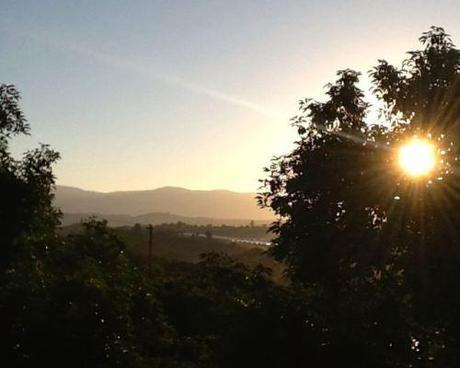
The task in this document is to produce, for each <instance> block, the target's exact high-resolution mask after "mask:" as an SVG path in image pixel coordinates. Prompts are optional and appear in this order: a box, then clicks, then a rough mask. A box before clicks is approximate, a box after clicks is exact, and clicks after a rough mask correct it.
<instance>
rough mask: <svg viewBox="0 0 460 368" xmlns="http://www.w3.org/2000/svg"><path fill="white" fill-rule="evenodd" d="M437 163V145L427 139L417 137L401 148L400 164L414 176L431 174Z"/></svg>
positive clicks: (406, 171)
mask: <svg viewBox="0 0 460 368" xmlns="http://www.w3.org/2000/svg"><path fill="white" fill-rule="evenodd" d="M435 164H436V153H435V147H434V146H433V145H432V144H431V143H430V142H428V141H426V140H423V139H420V138H416V137H415V138H412V139H411V140H410V141H409V142H407V143H406V144H404V145H402V146H401V147H400V148H399V165H400V166H401V168H402V169H403V171H404V172H405V173H407V174H408V175H410V176H412V177H420V176H425V175H427V174H429V173H430V172H431V171H432V170H433V169H434V167H435Z"/></svg>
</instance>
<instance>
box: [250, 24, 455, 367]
mask: <svg viewBox="0 0 460 368" xmlns="http://www.w3.org/2000/svg"><path fill="white" fill-rule="evenodd" d="M420 42H421V44H422V46H423V48H422V49H421V50H417V51H412V52H409V53H408V55H409V56H408V58H407V59H406V60H404V62H403V64H402V66H401V67H400V68H398V67H395V66H392V65H390V64H389V63H388V62H386V61H384V60H380V61H379V63H378V65H377V66H376V67H375V68H373V69H372V70H371V71H370V73H369V75H370V79H371V81H372V85H373V90H372V92H373V93H374V94H375V96H376V97H377V98H378V99H379V100H380V101H381V103H382V105H383V108H382V109H381V114H382V121H383V124H382V122H378V123H377V122H372V121H369V119H368V111H369V108H370V104H369V103H368V102H366V98H365V94H364V93H363V91H361V90H360V89H359V88H358V82H359V76H360V74H359V73H358V72H355V71H352V70H348V69H347V70H342V71H339V72H338V73H337V74H338V79H337V81H336V82H335V83H332V84H328V85H327V86H326V88H327V91H326V95H327V97H328V99H327V101H326V102H317V101H313V100H310V99H306V100H302V101H300V114H299V115H298V116H296V117H294V118H293V125H294V126H295V127H297V130H298V133H299V139H298V141H297V143H296V146H295V148H294V150H293V151H292V152H291V153H290V154H288V155H285V156H282V157H277V158H274V159H273V161H272V163H271V165H270V167H268V168H267V169H266V171H267V178H266V179H264V180H263V182H262V184H263V186H262V190H261V192H260V195H259V197H258V199H259V202H260V204H261V205H262V206H269V207H271V208H272V209H273V210H274V212H275V213H276V214H277V215H278V217H279V219H278V221H276V222H275V223H274V224H273V225H272V227H271V230H272V231H273V232H274V233H275V234H276V235H277V237H276V239H275V240H274V245H273V247H272V249H271V253H272V254H273V256H274V257H276V258H277V259H278V260H281V261H284V262H286V263H287V265H288V270H289V274H290V275H291V277H292V278H293V280H295V281H296V282H299V283H301V284H303V285H304V286H305V287H308V288H310V289H311V290H312V291H313V292H314V294H315V297H314V298H313V299H314V301H315V303H317V307H318V313H321V315H322V316H321V317H322V318H325V319H326V321H325V323H326V324H327V325H328V327H327V328H328V329H329V332H330V333H329V335H330V336H329V337H327V340H326V341H325V346H326V348H325V350H328V351H330V352H331V353H337V354H338V355H339V356H342V358H343V359H344V360H343V364H345V366H384V367H387V366H388V367H390V366H392V367H394V366H430V367H431V366H446V365H447V366H451V365H455V364H454V363H455V359H456V358H455V355H456V354H458V350H457V347H456V342H458V338H459V337H460V335H459V332H460V331H459V329H458V326H459V317H460V316H459V315H458V310H459V308H458V307H459V305H458V303H459V301H460V295H459V294H458V288H457V287H456V281H455V280H458V279H459V277H460V274H459V270H460V267H459V266H460V248H459V246H458V244H459V242H460V238H459V237H458V224H459V223H460V222H459V221H460V218H459V216H458V213H459V211H458V210H459V208H460V201H459V199H460V196H459V194H460V193H459V192H458V189H459V185H458V183H459V182H458V176H457V172H456V170H457V168H456V166H457V161H458V154H459V151H458V149H459V139H460V131H459V128H458V127H459V123H460V110H459V106H460V85H459V78H460V53H459V50H457V49H456V48H455V46H454V44H453V43H452V41H451V38H450V36H449V35H448V34H447V33H446V32H445V31H444V30H443V29H442V28H439V27H432V28H431V29H430V30H429V31H428V32H426V33H424V34H423V35H422V37H420ZM413 136H418V137H423V139H426V140H428V141H430V142H432V143H433V144H434V145H435V147H436V150H437V152H436V154H437V155H438V157H439V159H438V160H437V165H436V167H435V170H434V171H433V172H432V173H431V175H429V176H424V177H421V178H417V179H414V178H411V177H409V176H408V175H406V174H405V173H404V172H402V171H401V170H400V168H399V167H398V164H397V160H398V155H397V153H398V148H399V147H400V145H401V144H402V143H404V142H405V141H407V140H409V139H411V137H413ZM363 352H364V353H363ZM364 362H367V363H366V364H364ZM347 364H349V365H347Z"/></svg>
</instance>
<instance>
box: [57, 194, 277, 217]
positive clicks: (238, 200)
mask: <svg viewBox="0 0 460 368" xmlns="http://www.w3.org/2000/svg"><path fill="white" fill-rule="evenodd" d="M55 195H56V196H55V206H56V207H58V208H60V209H61V211H62V212H63V213H64V215H65V216H64V221H63V222H64V224H70V223H75V222H79V219H80V218H84V217H88V216H90V215H97V216H98V217H103V218H106V219H107V220H108V221H109V224H111V225H112V226H118V225H120V226H121V225H131V224H134V223H136V222H138V223H153V224H159V223H167V222H178V221H182V222H186V223H189V224H197V225H202V224H214V225H218V224H229V225H242V224H247V223H249V221H251V220H254V221H255V222H256V223H267V222H269V221H270V220H272V219H273V215H272V213H271V212H269V211H268V210H262V209H260V208H259V207H258V206H257V203H256V200H255V193H237V192H232V191H227V190H211V191H204V190H189V189H184V188H177V187H163V188H158V189H153V190H143V191H122V192H110V193H102V192H95V191H87V190H82V189H78V188H74V187H68V186H57V187H56V192H55Z"/></svg>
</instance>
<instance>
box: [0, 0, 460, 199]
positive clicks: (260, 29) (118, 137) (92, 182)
mask: <svg viewBox="0 0 460 368" xmlns="http://www.w3.org/2000/svg"><path fill="white" fill-rule="evenodd" d="M7 3H8V6H5V7H4V9H3V10H2V11H3V15H4V16H3V17H2V24H1V26H0V27H1V30H2V32H0V42H1V44H2V46H3V51H4V52H3V55H2V59H1V61H0V71H1V72H2V75H3V76H4V82H7V83H13V84H15V85H16V86H17V88H18V89H19V90H20V91H21V93H22V97H23V100H22V106H23V108H24V111H25V113H26V116H27V118H28V120H29V121H30V123H31V128H32V131H31V133H32V135H31V136H30V137H26V138H19V139H17V140H16V142H15V143H14V144H13V152H14V153H15V154H18V153H19V152H22V151H24V150H25V149H27V148H29V147H32V146H35V145H36V144H37V143H38V142H43V143H49V144H50V145H51V146H52V147H53V148H54V149H56V150H57V151H59V152H60V153H61V155H62V160H61V161H60V162H59V164H58V165H57V169H56V175H57V182H58V184H60V185H67V186H73V187H78V188H82V189H85V190H95V191H101V192H111V191H126V190H146V189H149V188H158V187H164V186H173V187H184V188H187V189H193V190H211V189H224V190H232V191H237V192H254V191H256V190H257V187H258V186H259V183H258V181H257V180H258V179H259V178H261V177H263V172H262V168H263V167H264V166H266V165H268V163H269V160H270V158H271V157H272V155H277V154H282V153H287V152H288V151H289V149H290V147H291V144H290V143H289V142H292V141H293V140H294V139H295V130H294V129H292V127H290V124H289V118H290V117H291V116H293V115H295V114H296V113H297V103H298V100H299V99H301V98H304V97H314V98H321V97H322V93H323V86H324V84H325V83H326V82H328V81H333V80H334V79H335V71H336V70H337V69H343V68H347V67H350V68H353V69H356V70H359V71H361V72H362V73H363V81H362V84H361V86H362V87H363V88H364V89H365V90H367V89H368V88H369V85H368V82H367V78H366V73H367V71H368V70H369V69H370V68H371V67H372V66H373V65H375V64H376V63H377V59H379V58H387V59H388V60H389V61H391V62H393V63H396V64H399V62H400V61H401V59H402V58H403V57H404V56H405V55H404V52H405V51H407V50H410V49H415V48H418V47H419V44H418V43H417V38H418V37H419V36H420V34H421V33H422V32H424V31H426V30H428V28H429V27H430V26H431V25H438V26H442V27H444V28H445V29H446V30H447V31H448V32H449V33H450V34H451V35H452V36H453V39H454V40H458V39H459V38H460V24H459V23H458V19H459V18H460V8H459V7H458V6H456V2H455V1H450V0H444V1H436V2H428V1H414V2H411V3H410V4H409V3H404V2H400V1H398V2H397V1H387V2H384V3H382V2H379V3H375V2H367V1H350V2H341V1H308V2H300V1H286V2H284V1H283V2H276V1H255V2H250V3H248V2H246V1H236V2H231V3H229V2H209V1H195V2H193V3H192V2H188V3H179V2H177V1H170V2H166V1H153V2H152V1H132V2H129V3H123V2H117V1H108V0H104V1H98V2H90V1H79V2H55V1H51V0H45V1H40V2H35V1H22V2H14V1H7ZM5 77H7V79H5ZM375 119H376V114H375V111H374V112H373V113H372V115H371V117H370V118H369V120H370V121H371V122H372V121H375Z"/></svg>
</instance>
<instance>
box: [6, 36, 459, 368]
mask: <svg viewBox="0 0 460 368" xmlns="http://www.w3.org/2000/svg"><path fill="white" fill-rule="evenodd" d="M421 41H422V43H423V45H424V49H423V50H421V51H417V52H413V53H411V54H410V55H409V59H408V60H407V61H406V63H405V68H404V69H397V68H395V67H393V66H391V65H389V64H388V63H386V62H383V61H382V62H380V63H379V65H378V66H377V67H376V68H375V69H374V70H373V73H372V78H373V83H374V86H375V89H376V95H377V97H378V98H380V99H381V101H382V103H383V104H384V106H385V110H384V113H385V115H384V116H385V117H386V119H387V120H386V122H387V123H388V124H389V126H388V127H383V126H369V125H366V123H365V118H366V111H367V109H368V104H367V103H366V102H365V100H364V96H363V93H362V92H361V91H360V90H359V89H358V88H357V86H356V85H357V83H358V76H359V74H358V73H356V72H353V71H350V70H345V71H341V72H339V79H338V81H337V82H336V83H335V84H331V85H329V86H328V91H327V95H328V98H329V99H328V101H327V102H325V103H320V102H314V101H311V100H305V101H302V102H301V113H300V115H299V116H298V117H296V118H295V119H294V122H295V125H296V126H297V128H298V131H299V141H298V143H297V146H296V148H295V149H294V151H293V152H292V153H291V154H289V155H287V156H285V157H281V158H278V159H275V160H274V161H273V164H272V165H271V167H269V168H268V169H267V172H268V177H267V179H266V181H265V182H264V185H265V186H264V189H263V190H262V192H261V194H260V198H259V200H260V203H261V204H262V205H265V206H270V207H271V208H272V209H273V210H274V211H275V212H276V213H277V214H278V216H279V221H278V222H275V223H274V224H273V225H272V227H271V230H272V232H273V233H274V235H275V238H274V240H273V241H274V245H273V247H272V248H271V252H272V256H273V257H274V258H275V259H277V260H279V261H282V262H284V264H285V265H286V267H287V276H288V277H289V279H290V282H289V283H288V284H284V285H282V284H280V283H276V282H274V281H273V278H272V276H271V271H270V270H269V269H268V268H267V267H264V266H262V265H255V266H248V265H244V264H242V263H239V262H236V261H235V260H234V259H232V258H230V257H228V256H223V255H218V254H215V253H211V254H207V255H204V256H203V257H202V258H201V260H200V261H199V262H197V263H191V262H178V261H171V260H169V261H166V260H161V259H157V261H156V262H155V263H154V266H153V267H152V270H151V271H150V272H148V270H147V269H146V267H145V261H143V260H142V257H141V259H139V257H138V255H136V254H134V253H132V252H131V251H130V250H129V247H128V246H127V244H126V236H127V234H126V233H125V234H123V231H119V232H118V233H117V232H115V231H114V230H112V229H109V228H107V226H106V224H105V223H104V222H98V221H90V222H88V223H87V224H85V225H84V228H83V229H82V231H80V232H77V233H70V234H63V233H62V232H59V231H58V224H59V213H58V212H57V211H56V210H55V209H53V207H52V199H53V198H52V188H53V185H54V177H53V174H52V165H53V163H54V162H55V161H56V160H57V159H58V154H57V153H55V152H53V151H52V150H50V149H49V147H47V146H42V147H40V148H38V149H37V150H33V151H30V152H28V153H26V154H25V156H24V157H23V159H21V160H15V159H14V158H13V157H12V156H11V154H10V153H9V144H10V140H11V138H12V137H14V136H15V135H17V134H21V133H22V134H23V133H27V132H28V131H29V127H28V124H27V122H26V120H25V119H24V116H23V114H22V112H21V110H20V108H19V106H18V102H19V95H18V93H17V91H16V89H15V88H14V87H13V86H7V85H2V86H0V188H1V190H0V203H1V204H2V205H1V207H0V234H1V235H0V236H1V247H0V252H1V257H0V262H1V268H0V342H1V343H0V359H1V360H2V363H3V365H4V366H8V367H28V366H32V365H34V366H35V365H36V366H45V367H46V366H48V367H50V366H56V367H57V366H66V367H304V366H312V367H382V368H383V367H388V368H389V367H455V366H457V365H458V359H459V358H458V357H459V356H460V343H459V342H460V315H459V312H460V308H459V307H460V293H459V288H458V285H457V283H458V280H459V279H460V247H459V246H458V244H459V240H460V238H459V236H458V224H459V223H460V218H459V217H458V216H459V213H460V212H459V208H460V203H459V198H460V196H458V188H459V186H458V176H457V175H456V165H457V164H456V162H457V161H458V159H459V150H458V146H457V144H456V143H455V142H456V141H458V139H459V135H460V134H459V132H460V102H459V101H460V100H459V99H460V78H459V74H460V54H459V51H458V50H457V49H455V48H454V46H453V44H452V43H451V41H450V39H449V37H448V36H447V35H446V34H445V32H444V31H443V30H442V29H440V28H433V29H431V31H430V32H428V33H426V34H424V35H423V37H422V38H421ZM414 134H417V135H419V136H421V135H423V136H424V137H426V139H430V140H432V141H433V142H436V145H437V147H439V150H440V155H442V157H443V159H442V161H440V164H439V167H437V168H436V171H435V172H434V174H433V177H427V178H424V179H423V180H422V181H417V182H414V181H412V180H410V179H409V178H407V177H405V176H404V175H402V174H401V173H399V172H397V171H396V170H395V167H394V165H393V163H394V158H393V156H392V152H393V151H392V147H394V146H396V145H397V144H398V143H399V142H401V141H403V140H404V139H405V138H407V137H408V136H412V135H414ZM364 194H365V195H364ZM131 236H132V237H133V238H134V237H135V236H134V235H133V234H131ZM140 239H141V240H142V242H144V240H145V239H143V238H140ZM175 239H177V238H171V239H169V240H167V239H166V238H164V239H163V241H165V242H166V241H170V243H169V244H173V243H174V241H176V240H175ZM157 240H159V239H157ZM208 240H212V239H208ZM190 241H193V239H190ZM200 241H201V240H200Z"/></svg>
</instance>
